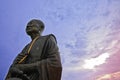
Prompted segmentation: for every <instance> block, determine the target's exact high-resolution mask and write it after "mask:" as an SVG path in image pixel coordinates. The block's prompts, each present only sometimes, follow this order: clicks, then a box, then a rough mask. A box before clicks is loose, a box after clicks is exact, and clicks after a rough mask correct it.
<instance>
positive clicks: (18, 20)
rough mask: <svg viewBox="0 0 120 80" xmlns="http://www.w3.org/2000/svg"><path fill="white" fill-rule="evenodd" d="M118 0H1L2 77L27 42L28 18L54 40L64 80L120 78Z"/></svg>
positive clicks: (0, 62)
mask: <svg viewBox="0 0 120 80" xmlns="http://www.w3.org/2000/svg"><path fill="white" fill-rule="evenodd" d="M119 4H120V0H20V1H19V0H1V2H0V11H1V12H0V28H1V31H0V36H1V37H0V80H4V77H5V75H6V74H7V71H8V69H9V66H10V65H11V64H12V61H13V60H14V58H15V57H16V55H17V54H18V53H20V52H21V50H22V49H23V48H24V46H25V45H26V44H28V43H29V42H30V41H31V40H30V37H28V36H27V35H26V33H25V27H26V24H27V23H28V21H30V20H31V19H40V20H42V21H43V22H44V24H45V31H44V32H43V35H47V34H51V33H52V34H54V35H55V36H56V38H57V41H58V46H59V51H60V55H61V60H62V65H63V72H62V80H102V79H105V80H119V79H120V76H119V75H120V15H119V14H120V5H119Z"/></svg>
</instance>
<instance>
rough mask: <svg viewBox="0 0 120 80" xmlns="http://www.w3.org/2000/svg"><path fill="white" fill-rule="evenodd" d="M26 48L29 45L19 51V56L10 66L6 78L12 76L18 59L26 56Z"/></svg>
mask: <svg viewBox="0 0 120 80" xmlns="http://www.w3.org/2000/svg"><path fill="white" fill-rule="evenodd" d="M26 48H27V46H25V47H24V49H23V50H22V52H21V53H19V54H18V55H17V57H16V58H15V59H14V61H13V63H12V65H11V66H10V68H9V70H8V73H7V75H6V78H5V79H8V78H9V77H11V76H12V69H13V66H14V65H15V64H17V63H18V61H19V60H20V59H21V58H22V57H23V56H24V53H25V51H26Z"/></svg>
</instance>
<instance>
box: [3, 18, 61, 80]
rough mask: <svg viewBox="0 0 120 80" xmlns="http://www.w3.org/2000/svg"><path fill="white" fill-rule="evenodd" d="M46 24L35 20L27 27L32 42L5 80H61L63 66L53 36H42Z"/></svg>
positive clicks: (16, 59)
mask: <svg viewBox="0 0 120 80" xmlns="http://www.w3.org/2000/svg"><path fill="white" fill-rule="evenodd" d="M44 27H45V26H44V23H43V22H42V21H41V20H38V19H33V20H31V21H30V22H28V24H27V26H26V33H27V34H28V35H29V36H30V37H31V42H30V43H29V44H27V45H26V46H25V47H24V49H23V50H22V51H21V53H19V54H18V55H17V57H16V58H15V60H14V61H13V63H12V65H11V66H10V68H9V71H8V73H7V76H6V78H5V80H61V74H62V64H61V59H60V54H59V48H58V46H57V40H56V37H55V36H54V35H53V34H49V35H46V36H42V32H43V30H44Z"/></svg>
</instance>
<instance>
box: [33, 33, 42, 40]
mask: <svg viewBox="0 0 120 80" xmlns="http://www.w3.org/2000/svg"><path fill="white" fill-rule="evenodd" d="M37 36H41V35H40V34H31V39H32V40H34V39H35V38H36V37H37Z"/></svg>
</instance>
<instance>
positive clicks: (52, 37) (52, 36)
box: [44, 34, 57, 43]
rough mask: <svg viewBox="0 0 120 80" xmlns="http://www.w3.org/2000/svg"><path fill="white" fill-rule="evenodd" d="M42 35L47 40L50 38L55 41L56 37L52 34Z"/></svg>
mask: <svg viewBox="0 0 120 80" xmlns="http://www.w3.org/2000/svg"><path fill="white" fill-rule="evenodd" d="M44 37H46V38H47V40H48V39H51V40H54V41H55V42H56V43H57V39H56V37H55V35H54V34H48V35H46V36H44Z"/></svg>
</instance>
